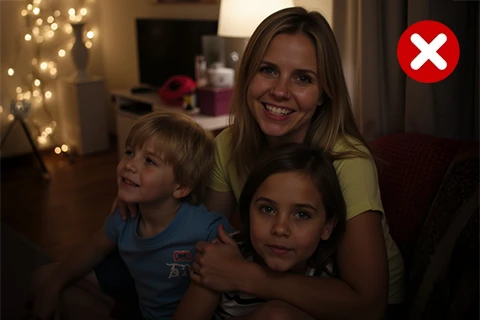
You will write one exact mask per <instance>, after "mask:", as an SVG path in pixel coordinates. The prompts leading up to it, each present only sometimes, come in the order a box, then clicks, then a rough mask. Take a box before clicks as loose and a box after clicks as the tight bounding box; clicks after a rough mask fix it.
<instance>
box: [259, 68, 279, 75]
mask: <svg viewBox="0 0 480 320" xmlns="http://www.w3.org/2000/svg"><path fill="white" fill-rule="evenodd" d="M260 72H261V73H264V74H267V75H275V74H276V72H275V69H274V68H272V67H268V66H263V67H261V68H260Z"/></svg>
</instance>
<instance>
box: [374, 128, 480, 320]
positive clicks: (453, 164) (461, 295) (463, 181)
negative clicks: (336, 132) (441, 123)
mask: <svg viewBox="0 0 480 320" xmlns="http://www.w3.org/2000/svg"><path fill="white" fill-rule="evenodd" d="M370 145H371V147H372V152H373V155H374V157H375V158H376V163H377V169H378V174H379V185H380V192H381V196H382V202H383V206H384V210H385V215H386V217H387V221H388V224H389V227H390V233H391V235H392V237H393V239H394V240H395V242H396V243H397V245H398V247H399V249H400V251H401V252H402V254H403V257H404V260H405V272H406V299H405V302H404V305H403V311H402V315H401V319H425V320H427V319H436V320H437V319H479V304H478V302H479V294H478V291H479V289H478V285H479V260H478V259H479V236H478V229H479V221H478V214H479V199H478V196H479V190H478V189H479V143H478V142H477V141H456V140H450V139H444V138H439V137H433V136H428V135H422V134H415V133H403V134H395V135H390V136H386V137H383V138H379V139H377V140H375V141H373V142H372V143H371V144H370Z"/></svg>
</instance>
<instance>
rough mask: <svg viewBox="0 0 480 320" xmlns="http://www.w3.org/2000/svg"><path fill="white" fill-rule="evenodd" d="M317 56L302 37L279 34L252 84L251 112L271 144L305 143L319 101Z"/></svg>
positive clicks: (250, 89)
mask: <svg viewBox="0 0 480 320" xmlns="http://www.w3.org/2000/svg"><path fill="white" fill-rule="evenodd" d="M318 83H319V79H318V74H317V54H316V50H315V47H314V45H313V43H312V41H311V40H310V39H309V38H308V37H307V36H306V35H305V34H303V33H298V34H278V35H276V36H275V37H274V38H273V39H272V41H271V42H270V44H269V46H268V48H267V51H266V53H265V56H264V57H263V59H262V61H261V63H260V67H259V70H258V71H257V73H256V74H255V76H254V77H253V79H252V81H251V82H250V84H249V87H248V91H247V101H248V106H249V108H250V111H251V112H252V114H253V116H254V118H255V120H256V121H257V122H258V124H259V126H260V128H261V129H262V131H263V133H265V135H266V136H267V138H268V140H269V142H270V143H272V142H275V141H281V142H298V143H301V142H303V139H304V138H305V135H306V133H307V130H308V127H309V125H310V121H311V119H312V117H313V114H314V113H315V110H316V108H317V104H318V103H319V100H320V89H319V84H318Z"/></svg>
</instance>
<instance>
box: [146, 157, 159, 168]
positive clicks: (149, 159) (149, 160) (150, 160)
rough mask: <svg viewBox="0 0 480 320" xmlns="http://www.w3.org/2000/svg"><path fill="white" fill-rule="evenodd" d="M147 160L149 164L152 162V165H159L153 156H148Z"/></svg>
mask: <svg viewBox="0 0 480 320" xmlns="http://www.w3.org/2000/svg"><path fill="white" fill-rule="evenodd" d="M145 162H146V163H147V164H152V165H154V166H155V165H157V163H156V162H155V161H154V160H152V158H149V157H147V158H146V159H145Z"/></svg>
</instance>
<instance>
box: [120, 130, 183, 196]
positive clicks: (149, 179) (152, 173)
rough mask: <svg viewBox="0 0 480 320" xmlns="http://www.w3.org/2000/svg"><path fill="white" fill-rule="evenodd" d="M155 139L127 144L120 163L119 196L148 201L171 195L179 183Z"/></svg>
mask: <svg viewBox="0 0 480 320" xmlns="http://www.w3.org/2000/svg"><path fill="white" fill-rule="evenodd" d="M152 140H153V139H149V140H147V141H146V142H145V143H144V145H143V146H141V147H137V148H135V149H133V148H131V147H127V148H126V149H125V154H124V156H123V158H122V159H121V160H120V162H119V163H118V166H117V184H118V198H119V199H120V200H123V201H125V202H131V203H140V204H148V203H154V202H158V201H161V200H164V199H166V198H168V197H172V196H173V193H174V191H175V189H176V188H177V186H178V184H177V183H176V181H175V175H174V172H173V168H172V166H170V165H167V164H166V163H165V162H164V161H163V159H162V158H161V155H160V154H159V153H158V152H155V151H158V150H155V144H154V143H153V141H152Z"/></svg>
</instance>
